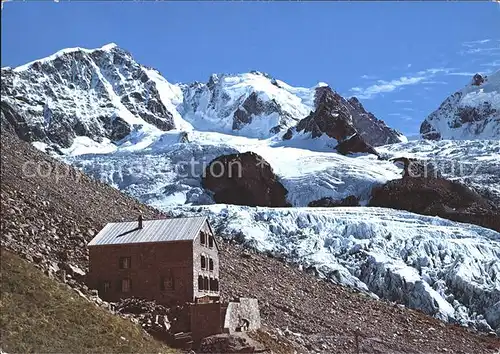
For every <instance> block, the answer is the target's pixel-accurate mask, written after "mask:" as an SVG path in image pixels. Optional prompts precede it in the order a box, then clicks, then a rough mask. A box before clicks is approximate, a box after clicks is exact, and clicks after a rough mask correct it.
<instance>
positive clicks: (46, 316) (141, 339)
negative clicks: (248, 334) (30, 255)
mask: <svg viewBox="0 0 500 354" xmlns="http://www.w3.org/2000/svg"><path fill="white" fill-rule="evenodd" d="M1 256H2V262H1V278H2V301H1V302H0V324H1V326H0V328H1V332H0V333H1V348H2V350H4V351H6V352H7V353H32V352H41V353H46V352H59V353H70V352H71V353H84V352H93V353H137V352H142V353H174V350H172V349H170V348H168V347H166V346H164V345H163V344H161V343H159V342H157V341H155V340H154V339H152V338H151V337H148V336H146V335H145V333H144V331H143V330H142V329H141V328H140V327H139V326H138V325H135V324H133V323H132V322H130V321H128V320H125V319H122V318H121V317H118V316H115V315H112V314H111V313H109V312H107V311H106V310H104V309H101V308H99V307H97V306H96V305H94V304H92V303H90V302H88V301H87V300H85V299H84V298H82V297H80V296H79V295H78V294H77V293H76V292H74V291H73V290H71V288H69V287H68V286H66V285H64V284H60V283H58V282H56V281H55V280H53V279H50V278H49V277H47V276H46V275H44V274H42V272H41V271H40V270H38V269H36V268H35V267H34V266H33V265H31V264H29V263H28V262H26V261H24V260H22V259H21V258H19V257H18V256H16V255H14V254H12V253H10V252H8V251H5V250H2V252H1Z"/></svg>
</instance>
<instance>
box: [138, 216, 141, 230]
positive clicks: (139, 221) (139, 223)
mask: <svg viewBox="0 0 500 354" xmlns="http://www.w3.org/2000/svg"><path fill="white" fill-rule="evenodd" d="M137 228H139V229H142V214H139V217H138V218H137Z"/></svg>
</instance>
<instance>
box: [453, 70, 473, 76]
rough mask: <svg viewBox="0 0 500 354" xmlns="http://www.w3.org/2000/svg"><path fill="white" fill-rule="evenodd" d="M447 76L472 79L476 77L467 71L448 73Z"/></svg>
mask: <svg viewBox="0 0 500 354" xmlns="http://www.w3.org/2000/svg"><path fill="white" fill-rule="evenodd" d="M446 75H450V76H469V77H472V76H474V75H476V73H472V72H467V71H458V72H453V73H448V74H446Z"/></svg>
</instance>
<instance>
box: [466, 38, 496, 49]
mask: <svg viewBox="0 0 500 354" xmlns="http://www.w3.org/2000/svg"><path fill="white" fill-rule="evenodd" d="M489 42H491V39H479V40H477V41H469V42H464V43H462V45H463V46H464V47H468V48H473V47H475V46H477V45H478V44H486V43H489Z"/></svg>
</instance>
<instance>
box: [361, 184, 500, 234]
mask: <svg viewBox="0 0 500 354" xmlns="http://www.w3.org/2000/svg"><path fill="white" fill-rule="evenodd" d="M369 205H370V206H375V207H386V208H393V209H399V210H407V211H410V212H414V213H418V214H424V215H432V216H435V215H437V216H440V217H442V218H446V219H450V220H454V221H460V222H465V223H470V224H476V225H480V226H483V227H487V228H490V229H493V230H496V231H499V232H500V210H499V209H498V208H497V207H495V206H494V205H493V204H492V203H491V202H489V201H488V200H486V199H485V198H483V197H482V196H480V195H479V194H477V193H476V192H475V191H473V190H471V189H469V188H468V187H467V186H465V185H463V184H461V183H458V182H454V181H449V180H446V179H444V178H425V177H416V178H412V177H409V178H403V179H401V180H394V181H390V182H388V183H386V184H385V185H384V186H382V187H376V188H374V189H373V191H372V199H371V200H370V203H369Z"/></svg>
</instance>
